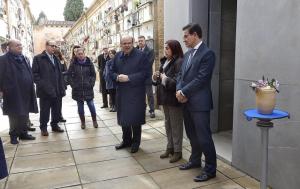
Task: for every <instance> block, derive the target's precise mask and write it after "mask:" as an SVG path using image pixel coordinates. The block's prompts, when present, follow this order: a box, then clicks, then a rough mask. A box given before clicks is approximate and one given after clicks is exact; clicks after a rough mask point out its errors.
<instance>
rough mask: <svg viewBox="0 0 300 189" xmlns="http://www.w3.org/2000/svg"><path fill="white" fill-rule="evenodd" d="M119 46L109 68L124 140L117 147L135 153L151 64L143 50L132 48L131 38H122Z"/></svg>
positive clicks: (142, 122) (143, 120)
mask: <svg viewBox="0 0 300 189" xmlns="http://www.w3.org/2000/svg"><path fill="white" fill-rule="evenodd" d="M121 48H122V50H121V51H120V52H118V53H117V54H116V56H115V57H114V59H113V62H112V66H111V69H110V72H111V73H110V75H111V77H112V79H113V80H114V81H116V83H117V96H116V106H117V118H118V124H119V125H120V126H121V127H122V131H123V136H122V138H123V141H122V142H121V143H120V144H119V145H117V146H116V149H117V150H118V149H122V148H126V147H131V153H136V152H137V151H138V149H139V146H140V143H141V126H142V125H143V124H145V111H146V102H145V100H146V99H145V90H146V89H145V81H146V79H147V78H148V77H149V74H150V73H149V66H150V64H149V63H147V58H146V56H145V55H144V53H143V52H142V51H139V50H138V49H136V48H133V38H132V37H129V36H127V37H123V38H122V39H121Z"/></svg>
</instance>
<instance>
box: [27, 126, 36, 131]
mask: <svg viewBox="0 0 300 189" xmlns="http://www.w3.org/2000/svg"><path fill="white" fill-rule="evenodd" d="M27 131H35V128H34V127H27Z"/></svg>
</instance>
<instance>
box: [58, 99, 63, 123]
mask: <svg viewBox="0 0 300 189" xmlns="http://www.w3.org/2000/svg"><path fill="white" fill-rule="evenodd" d="M58 117H59V119H60V118H62V117H63V116H62V97H60V98H58Z"/></svg>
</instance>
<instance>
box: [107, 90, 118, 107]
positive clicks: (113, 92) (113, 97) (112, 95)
mask: <svg viewBox="0 0 300 189" xmlns="http://www.w3.org/2000/svg"><path fill="white" fill-rule="evenodd" d="M108 93H109V100H110V101H111V106H115V105H116V89H109V90H108Z"/></svg>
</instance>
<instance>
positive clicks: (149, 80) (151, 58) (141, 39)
mask: <svg viewBox="0 0 300 189" xmlns="http://www.w3.org/2000/svg"><path fill="white" fill-rule="evenodd" d="M138 42H139V45H138V47H137V48H138V49H139V50H141V51H143V52H144V53H145V55H146V57H147V62H149V63H150V64H151V67H150V68H149V69H150V70H149V71H150V76H149V78H147V80H146V82H145V84H146V95H147V100H148V105H149V109H150V110H149V113H150V117H151V118H155V113H154V96H153V89H152V78H151V76H152V65H153V62H154V56H155V55H154V50H153V49H151V48H149V47H148V46H147V45H146V39H145V37H144V36H142V35H141V36H139V37H138Z"/></svg>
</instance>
